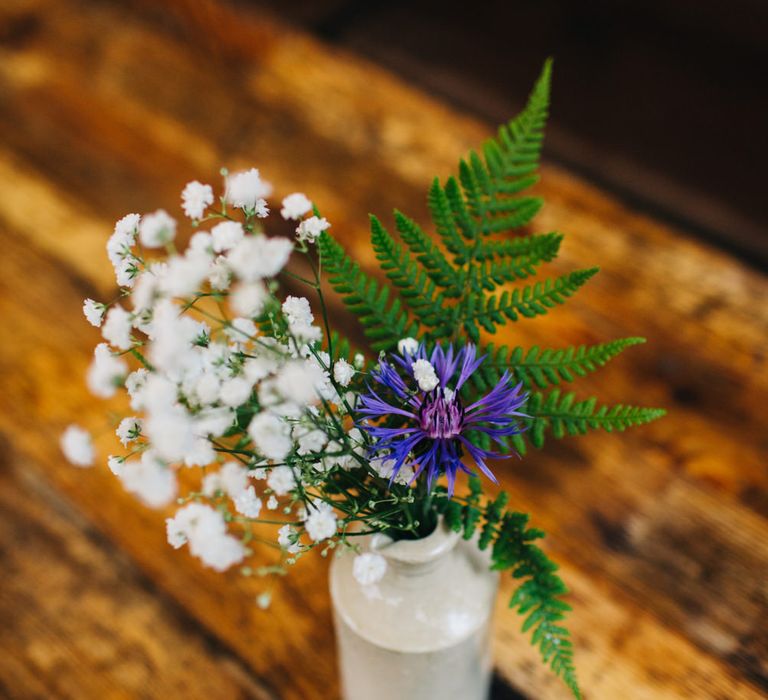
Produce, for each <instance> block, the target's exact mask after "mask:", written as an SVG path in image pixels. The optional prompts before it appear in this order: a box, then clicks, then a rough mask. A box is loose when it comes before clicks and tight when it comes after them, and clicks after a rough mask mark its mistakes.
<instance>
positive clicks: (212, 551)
mask: <svg viewBox="0 0 768 700" xmlns="http://www.w3.org/2000/svg"><path fill="white" fill-rule="evenodd" d="M166 532H167V535H168V542H169V543H170V544H171V546H173V547H176V548H179V547H181V546H182V545H184V544H185V543H188V544H189V551H190V552H191V553H192V554H193V555H194V556H196V557H198V558H199V559H201V560H202V561H203V563H204V564H205V565H206V566H209V567H211V568H212V569H215V570H216V571H225V570H226V569H228V568H229V567H230V566H232V565H233V564H237V563H239V562H241V561H242V560H243V558H244V557H245V548H244V547H243V545H242V543H241V542H240V541H239V540H238V539H236V538H235V537H233V536H232V535H229V534H227V524H226V523H225V522H224V517H223V516H222V514H221V513H220V512H219V511H217V510H214V509H213V508H211V507H210V506H207V505H203V504H201V503H189V504H188V505H186V506H184V507H183V508H180V509H179V510H178V511H176V515H175V516H174V517H173V518H168V520H166Z"/></svg>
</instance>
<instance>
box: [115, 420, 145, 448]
mask: <svg viewBox="0 0 768 700" xmlns="http://www.w3.org/2000/svg"><path fill="white" fill-rule="evenodd" d="M115 433H116V434H117V437H118V438H119V440H120V442H121V443H122V444H123V447H128V445H129V444H130V443H132V442H133V441H134V440H136V439H137V438H138V437H139V435H141V420H140V419H139V418H136V417H135V416H131V417H130V418H123V420H121V421H120V425H118V426H117V430H116V431H115Z"/></svg>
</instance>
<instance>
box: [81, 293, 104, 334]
mask: <svg viewBox="0 0 768 700" xmlns="http://www.w3.org/2000/svg"><path fill="white" fill-rule="evenodd" d="M106 310H107V307H106V306H105V305H104V304H101V303H99V302H98V301H94V300H93V299H86V300H85V301H84V302H83V315H84V316H85V318H86V319H87V320H88V323H90V324H91V325H92V326H95V327H96V328H98V327H99V326H101V322H102V321H103V320H104V312H105V311H106Z"/></svg>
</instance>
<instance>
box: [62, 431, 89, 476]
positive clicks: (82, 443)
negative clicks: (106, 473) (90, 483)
mask: <svg viewBox="0 0 768 700" xmlns="http://www.w3.org/2000/svg"><path fill="white" fill-rule="evenodd" d="M60 444H61V451H62V452H63V453H64V456H65V457H66V458H67V461H68V462H70V463H71V464H74V465H75V466H76V467H90V466H92V465H93V457H94V454H93V442H92V441H91V434H90V433H89V432H88V431H87V430H85V429H84V428H81V427H80V426H79V425H70V426H69V427H68V428H67V429H66V430H65V431H64V432H63V433H62V435H61V442H60Z"/></svg>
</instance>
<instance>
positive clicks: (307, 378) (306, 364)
mask: <svg viewBox="0 0 768 700" xmlns="http://www.w3.org/2000/svg"><path fill="white" fill-rule="evenodd" d="M324 383H325V375H324V373H323V371H322V370H321V369H320V367H319V366H318V365H317V363H316V362H310V361H308V360H291V361H290V362H287V363H286V364H285V365H284V366H283V367H282V369H280V371H279V372H278V373H277V377H276V386H277V390H278V392H279V393H280V395H281V396H282V397H284V398H285V399H287V400H288V401H291V402H292V403H293V404H295V405H296V406H307V405H309V404H312V403H316V402H317V401H318V398H319V395H320V392H321V391H322V387H323V384H324Z"/></svg>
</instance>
